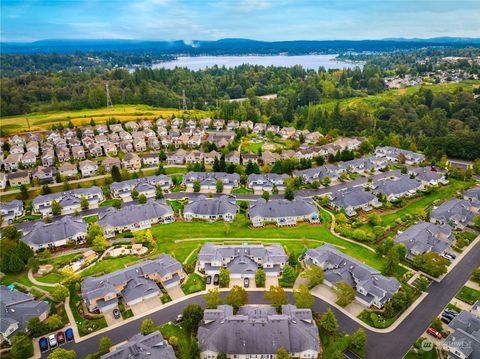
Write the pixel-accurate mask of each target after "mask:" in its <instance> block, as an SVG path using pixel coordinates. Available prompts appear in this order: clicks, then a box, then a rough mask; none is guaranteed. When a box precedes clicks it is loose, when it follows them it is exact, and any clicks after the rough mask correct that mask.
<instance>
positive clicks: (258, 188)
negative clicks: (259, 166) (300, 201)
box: [247, 173, 288, 194]
mask: <svg viewBox="0 0 480 359" xmlns="http://www.w3.org/2000/svg"><path fill="white" fill-rule="evenodd" d="M287 178H288V175H286V174H276V173H264V174H258V175H257V174H255V173H252V174H250V175H248V178H247V188H251V189H253V191H254V192H255V193H256V194H262V193H263V192H269V193H272V191H273V189H274V188H276V189H277V190H278V192H284V191H285V180H286V179H287Z"/></svg>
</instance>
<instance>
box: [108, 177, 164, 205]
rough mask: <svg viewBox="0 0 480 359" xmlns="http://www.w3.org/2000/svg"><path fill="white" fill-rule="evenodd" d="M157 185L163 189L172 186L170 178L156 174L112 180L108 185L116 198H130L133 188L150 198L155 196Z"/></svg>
mask: <svg viewBox="0 0 480 359" xmlns="http://www.w3.org/2000/svg"><path fill="white" fill-rule="evenodd" d="M157 186H160V187H161V188H162V190H163V191H168V190H169V189H170V187H172V186H173V182H172V178H171V177H168V176H165V175H158V176H148V177H143V178H137V179H131V180H127V181H122V182H114V183H112V184H111V185H110V191H111V193H112V196H113V197H116V198H123V199H130V197H131V193H132V191H133V190H136V191H137V192H138V194H139V195H140V194H143V195H145V197H147V198H151V197H154V196H155V192H156V189H157Z"/></svg>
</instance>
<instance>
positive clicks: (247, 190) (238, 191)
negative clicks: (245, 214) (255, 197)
mask: <svg viewBox="0 0 480 359" xmlns="http://www.w3.org/2000/svg"><path fill="white" fill-rule="evenodd" d="M232 194H253V189H250V188H245V187H238V188H234V189H233V190H232Z"/></svg>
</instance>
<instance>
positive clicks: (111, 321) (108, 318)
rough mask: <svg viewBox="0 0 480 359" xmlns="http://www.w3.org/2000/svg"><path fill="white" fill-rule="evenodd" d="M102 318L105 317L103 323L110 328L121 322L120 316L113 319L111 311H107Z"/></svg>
mask: <svg viewBox="0 0 480 359" xmlns="http://www.w3.org/2000/svg"><path fill="white" fill-rule="evenodd" d="M103 316H104V317H105V321H106V322H107V325H108V326H111V325H113V324H117V323H120V322H122V321H123V318H122V316H120V318H118V319H115V317H114V316H113V310H109V311H108V312H107V313H105V314H104V315H103Z"/></svg>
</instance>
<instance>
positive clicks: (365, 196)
mask: <svg viewBox="0 0 480 359" xmlns="http://www.w3.org/2000/svg"><path fill="white" fill-rule="evenodd" d="M330 198H331V199H330V205H331V206H332V207H333V208H335V209H336V210H337V211H339V210H342V209H343V210H345V213H346V214H347V216H354V215H356V214H357V210H360V209H361V210H364V211H370V210H372V208H379V207H381V206H382V203H381V202H380V201H379V200H378V198H377V196H375V195H374V194H373V193H371V192H366V191H365V190H364V189H363V188H362V187H353V188H347V189H345V190H340V191H335V192H333V193H332V194H331V196H330Z"/></svg>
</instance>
